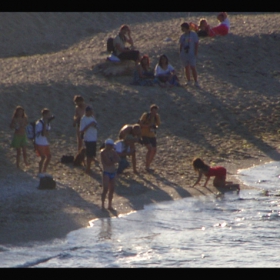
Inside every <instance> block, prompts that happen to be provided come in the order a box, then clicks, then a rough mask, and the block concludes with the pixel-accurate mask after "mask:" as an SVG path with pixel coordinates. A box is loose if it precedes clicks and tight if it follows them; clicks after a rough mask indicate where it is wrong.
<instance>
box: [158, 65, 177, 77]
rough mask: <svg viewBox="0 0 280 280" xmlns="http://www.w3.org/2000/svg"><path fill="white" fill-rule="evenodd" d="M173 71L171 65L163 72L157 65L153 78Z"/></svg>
mask: <svg viewBox="0 0 280 280" xmlns="http://www.w3.org/2000/svg"><path fill="white" fill-rule="evenodd" d="M171 71H174V67H173V66H172V65H171V64H168V65H167V69H166V70H163V69H162V68H161V67H160V66H159V65H158V64H157V65H156V68H155V76H159V75H164V74H168V73H169V72H171Z"/></svg>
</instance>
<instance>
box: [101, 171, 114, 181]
mask: <svg viewBox="0 0 280 280" xmlns="http://www.w3.org/2000/svg"><path fill="white" fill-rule="evenodd" d="M103 175H106V176H108V177H109V178H110V180H112V179H114V178H115V176H116V172H113V173H112V172H107V171H103Z"/></svg>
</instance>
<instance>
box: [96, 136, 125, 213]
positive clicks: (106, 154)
mask: <svg viewBox="0 0 280 280" xmlns="http://www.w3.org/2000/svg"><path fill="white" fill-rule="evenodd" d="M100 157H101V163H102V169H103V174H102V187H103V192H102V195H101V202H102V206H101V207H102V209H105V205H104V204H105V198H106V196H107V193H108V191H109V194H108V209H109V210H114V209H113V207H112V200H113V194H114V190H115V181H116V168H115V164H116V163H118V162H119V161H120V157H119V155H118V154H117V152H116V151H115V150H114V141H113V140H112V139H106V140H105V148H104V149H102V150H101V152H100Z"/></svg>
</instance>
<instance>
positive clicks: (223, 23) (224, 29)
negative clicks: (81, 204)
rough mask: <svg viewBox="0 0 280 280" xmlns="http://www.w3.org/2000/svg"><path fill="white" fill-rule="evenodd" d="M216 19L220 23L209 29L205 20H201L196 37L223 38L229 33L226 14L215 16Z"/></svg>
mask: <svg viewBox="0 0 280 280" xmlns="http://www.w3.org/2000/svg"><path fill="white" fill-rule="evenodd" d="M217 19H218V21H219V22H220V24H219V25H217V26H215V27H212V28H211V27H210V26H209V24H208V23H207V20H206V19H201V20H200V23H199V30H198V33H197V35H198V36H199V37H206V36H209V37H215V36H218V35H220V36H225V35H227V34H228V33H229V29H230V22H229V19H228V16H227V13H226V12H221V13H219V14H218V15H217Z"/></svg>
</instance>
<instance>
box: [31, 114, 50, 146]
mask: <svg viewBox="0 0 280 280" xmlns="http://www.w3.org/2000/svg"><path fill="white" fill-rule="evenodd" d="M43 123H44V121H43V119H40V120H38V121H37V122H36V125H35V144H37V145H40V146H48V145H49V142H48V139H47V137H46V136H42V133H41V132H42V131H43ZM50 129H51V126H50V125H49V124H46V130H47V131H49V130H50Z"/></svg>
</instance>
